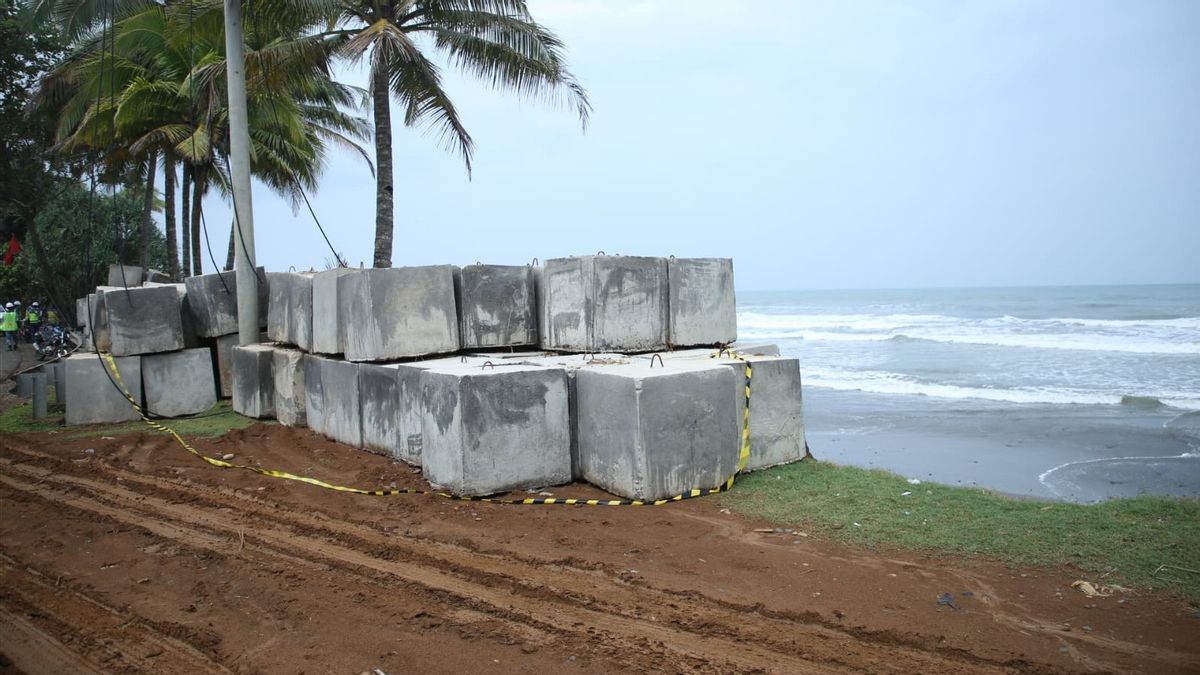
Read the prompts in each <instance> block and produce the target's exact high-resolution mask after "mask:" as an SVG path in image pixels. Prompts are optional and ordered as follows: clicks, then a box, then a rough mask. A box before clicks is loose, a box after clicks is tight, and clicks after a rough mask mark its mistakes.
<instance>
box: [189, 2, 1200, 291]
mask: <svg viewBox="0 0 1200 675" xmlns="http://www.w3.org/2000/svg"><path fill="white" fill-rule="evenodd" d="M529 4H530V7H531V9H532V10H533V12H534V15H535V17H536V18H538V20H540V21H542V22H543V23H546V24H547V25H549V26H550V28H551V29H553V30H554V31H556V32H557V33H558V34H559V35H560V36H561V37H562V38H563V39H564V40H565V41H566V43H567V47H568V58H569V62H570V65H571V69H572V71H573V72H574V73H575V75H576V76H577V77H578V78H579V79H580V80H581V82H582V83H583V84H584V86H586V87H587V89H588V92H589V94H590V96H591V100H592V103H593V105H594V107H595V113H594V115H593V117H592V123H591V125H590V126H589V128H588V130H587V132H586V133H581V131H580V125H579V123H578V120H577V119H576V118H574V117H572V115H571V113H570V112H569V111H568V110H566V109H564V108H555V107H553V106H548V105H545V104H541V103H536V102H529V101H526V102H522V101H520V100H518V99H516V98H515V97H513V96H511V95H506V94H498V93H495V92H493V91H492V90H490V89H487V88H486V87H485V86H484V85H481V84H478V83H477V82H475V81H474V80H472V79H470V78H465V77H459V76H457V75H455V74H451V73H450V71H449V70H447V80H448V88H449V89H450V90H451V92H452V95H453V96H454V99H455V102H456V104H457V106H458V108H459V111H460V113H461V115H462V117H463V119H464V121H465V123H466V125H467V127H468V129H469V131H470V132H471V134H472V135H473V137H474V138H475V141H476V146H477V152H476V157H475V170H474V175H473V177H472V178H471V179H470V180H468V178H467V175H466V172H465V170H464V169H463V165H462V162H461V160H460V159H459V158H457V157H455V156H453V155H451V154H450V153H448V152H446V151H444V150H442V149H441V148H439V147H438V144H437V141H436V139H435V138H433V137H430V136H426V135H423V134H422V133H421V132H420V131H418V130H411V129H405V128H402V127H399V126H398V127H397V128H396V130H395V156H396V164H397V171H396V197H397V203H396V243H395V253H394V257H393V263H394V264H395V265H398V266H399V265H422V264H435V263H452V264H468V263H473V262H476V261H482V262H490V263H507V264H517V263H526V262H529V261H530V260H531V259H533V258H535V257H536V258H539V259H541V260H545V259H546V258H552V257H561V256H567V255H579V254H588V253H595V252H597V251H600V250H603V251H605V252H607V253H610V254H611V253H620V254H623V255H663V256H665V255H676V256H681V257H683V256H724V257H732V258H733V259H734V268H735V274H736V276H737V285H738V288H740V289H743V290H749V289H806V288H890V287H927V286H991V285H1041V284H1046V285H1058V284H1097V283H1181V282H1200V262H1197V261H1200V2H1194V1H1192V0H1177V1H1167V0H1162V1H1160V0H1125V1H1119V2H1114V1H1102V0H1086V1H1080V2H1069V1H1065V0H1055V1H1053V2H1046V1H1045V0H1015V1H1001V0H988V1H983V2H934V1H927V2H871V1H855V2H842V1H835V0H829V1H826V2H809V1H802V0H742V1H739V0H719V1H718V0H647V1H644V2H641V1H637V0H530V3H529ZM347 80H348V81H355V82H363V81H364V79H363V77H362V76H361V75H360V74H349V75H348V76H347ZM394 116H395V117H399V115H394ZM256 187H258V189H256V191H255V195H254V200H255V220H256V231H257V252H258V259H259V262H260V264H264V265H265V266H266V267H267V269H269V270H283V269H287V268H288V267H289V266H293V265H294V266H296V267H297V268H301V269H307V268H308V267H310V266H315V267H317V268H318V269H319V268H322V267H324V266H326V261H327V260H331V259H332V256H331V255H330V253H329V250H328V248H327V247H326V246H325V243H324V242H323V241H322V239H321V236H320V233H319V232H317V229H316V226H315V225H314V224H313V221H312V219H311V217H310V216H309V215H308V213H307V212H306V211H305V212H302V213H300V214H297V215H293V213H292V212H291V209H290V207H289V206H288V205H287V204H286V203H285V202H283V201H282V200H281V199H279V198H278V197H276V196H274V195H272V194H271V193H270V192H268V191H267V190H266V189H265V188H261V187H260V186H256ZM374 194H375V187H374V181H373V179H372V178H371V175H370V173H369V172H368V170H367V167H366V165H365V164H363V163H362V161H361V160H359V159H356V158H354V157H352V156H350V155H349V154H346V153H344V152H341V151H335V152H334V154H333V155H332V156H331V157H330V162H329V166H328V170H327V172H326V173H325V175H324V178H323V179H322V181H321V189H320V191H319V192H318V193H317V194H315V195H311V196H310V197H311V199H312V201H313V205H314V208H315V209H316V211H317V214H318V216H319V217H320V218H321V220H322V223H323V224H324V225H325V227H326V229H327V231H328V232H329V234H330V237H331V239H332V240H333V242H334V244H335V246H336V247H337V249H338V251H339V252H341V253H343V254H344V255H345V257H346V258H347V259H348V260H349V261H350V262H351V264H353V265H357V264H358V263H359V262H360V261H365V262H366V264H367V265H368V266H369V265H370V261H371V258H372V246H373V242H374ZM206 210H207V213H208V222H209V224H210V227H212V230H213V231H212V232H210V236H211V237H212V243H213V245H214V248H215V249H216V250H217V251H219V252H220V253H219V254H218V256H217V259H218V260H219V261H221V262H222V263H223V262H224V251H225V243H226V241H227V232H228V222H229V218H230V216H229V213H230V210H229V207H228V205H226V204H222V203H220V201H219V198H217V197H214V198H211V199H210V201H209V202H207V203H206ZM218 223H224V225H223V226H218V225H217V224H218ZM205 268H206V270H207V271H212V270H211V262H210V261H209V260H208V259H207V258H206V259H205Z"/></svg>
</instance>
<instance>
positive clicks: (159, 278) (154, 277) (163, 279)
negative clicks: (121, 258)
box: [142, 269, 171, 284]
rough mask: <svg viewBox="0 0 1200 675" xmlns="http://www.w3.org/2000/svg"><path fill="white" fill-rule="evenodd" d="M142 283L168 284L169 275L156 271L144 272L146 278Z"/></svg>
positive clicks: (169, 281) (169, 280)
mask: <svg viewBox="0 0 1200 675" xmlns="http://www.w3.org/2000/svg"><path fill="white" fill-rule="evenodd" d="M142 283H156V284H169V283H171V275H170V274H167V273H166V272H163V271H161V270H156V269H148V270H146V278H145V280H144V281H143V282H142Z"/></svg>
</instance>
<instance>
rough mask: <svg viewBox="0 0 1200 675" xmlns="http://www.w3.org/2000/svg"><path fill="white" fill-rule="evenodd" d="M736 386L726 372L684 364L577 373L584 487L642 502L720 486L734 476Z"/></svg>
mask: <svg viewBox="0 0 1200 675" xmlns="http://www.w3.org/2000/svg"><path fill="white" fill-rule="evenodd" d="M735 385H736V376H735V375H734V372H733V371H732V370H731V369H730V368H729V367H728V366H725V365H721V364H710V363H692V362H687V361H684V360H675V361H668V362H667V363H666V364H665V365H664V366H658V367H651V366H650V364H649V362H642V361H631V362H630V363H626V364H616V365H593V366H588V367H585V368H583V369H581V370H579V371H578V372H577V373H576V375H575V387H576V397H577V398H576V415H577V417H578V427H579V431H578V433H579V460H580V465H581V469H582V473H583V477H584V479H585V480H587V481H588V482H590V483H592V484H593V485H596V486H598V487H600V488H603V489H604V490H607V491H609V492H612V493H613V494H617V495H620V496H622V497H626V498H630V499H641V500H654V499H664V498H669V497H673V496H675V495H678V494H682V493H685V492H687V491H689V490H691V489H693V488H699V489H706V488H712V487H716V486H717V485H720V484H722V483H723V482H724V481H725V480H726V479H728V478H729V476H731V475H733V472H734V471H735V470H736V469H737V459H738V457H737V453H736V452H735V444H736V440H737V437H738V433H739V430H740V426H739V424H738V420H737V411H738V409H737V402H736V399H735V396H734V395H733V392H734V388H735Z"/></svg>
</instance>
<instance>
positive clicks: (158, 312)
mask: <svg viewBox="0 0 1200 675" xmlns="http://www.w3.org/2000/svg"><path fill="white" fill-rule="evenodd" d="M104 296H105V297H104V313H105V318H106V319H107V321H108V336H109V340H110V342H111V346H110V349H109V351H110V352H111V353H112V354H113V355H114V356H131V355H135V354H156V353H158V352H170V351H176V350H178V349H183V347H184V340H183V322H182V315H181V303H180V301H179V293H178V292H177V291H176V290H175V289H174V288H170V287H166V286H154V287H149V288H130V289H121V290H119V291H116V292H113V293H105V294H104Z"/></svg>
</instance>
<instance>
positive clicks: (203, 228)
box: [200, 207, 233, 295]
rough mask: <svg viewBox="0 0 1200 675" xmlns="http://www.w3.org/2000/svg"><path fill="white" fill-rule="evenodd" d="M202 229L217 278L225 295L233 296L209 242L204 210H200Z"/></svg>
mask: <svg viewBox="0 0 1200 675" xmlns="http://www.w3.org/2000/svg"><path fill="white" fill-rule="evenodd" d="M200 229H201V231H203V232H204V243H205V244H206V245H207V246H208V259H209V260H211V261H212V264H213V269H214V270H216V271H217V278H218V279H220V280H221V286H223V287H224V288H225V295H232V294H233V293H232V292H231V291H230V290H229V285H228V284H226V283H225V274H224V272H222V271H221V268H220V266H218V265H217V259H216V258H215V257H214V256H213V252H212V243H211V242H210V241H209V240H208V222H207V221H206V220H205V219H204V208H203V207H201V208H200Z"/></svg>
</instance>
